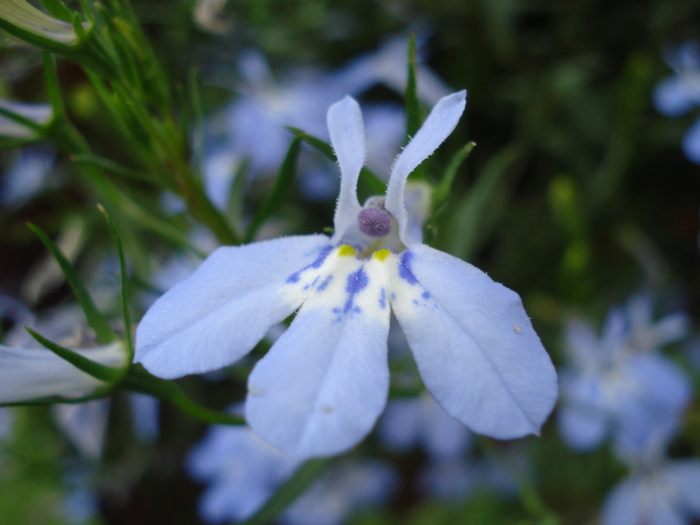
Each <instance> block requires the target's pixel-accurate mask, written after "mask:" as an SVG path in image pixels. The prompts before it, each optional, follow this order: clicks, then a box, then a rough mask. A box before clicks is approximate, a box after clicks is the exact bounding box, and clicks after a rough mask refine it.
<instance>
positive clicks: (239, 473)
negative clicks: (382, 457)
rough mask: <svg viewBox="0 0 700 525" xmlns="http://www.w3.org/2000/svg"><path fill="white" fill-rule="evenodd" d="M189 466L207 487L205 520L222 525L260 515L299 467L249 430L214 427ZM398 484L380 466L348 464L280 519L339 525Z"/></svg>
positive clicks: (321, 481) (190, 458)
mask: <svg viewBox="0 0 700 525" xmlns="http://www.w3.org/2000/svg"><path fill="white" fill-rule="evenodd" d="M237 410H238V407H235V408H234V409H233V411H234V412H235V411H237ZM186 465H187V470H188V472H189V474H190V475H191V476H192V477H193V478H194V479H196V480H197V481H199V482H201V483H203V484H205V485H206V488H205V489H204V491H203V492H202V496H201V498H200V500H199V514H200V516H201V518H202V519H203V520H204V521H206V522H207V523H222V522H229V521H234V522H235V521H242V520H246V519H248V518H250V517H251V516H252V515H253V514H255V513H256V512H257V511H259V510H260V508H261V507H262V506H263V505H264V504H265V502H267V501H268V500H269V498H270V497H271V496H272V495H273V494H274V493H275V492H276V491H277V490H278V489H279V487H280V486H281V485H282V483H284V482H285V481H287V480H288V479H289V478H290V477H291V476H292V474H293V473H294V471H295V470H296V469H297V468H298V467H299V466H300V462H299V461H298V460H295V459H294V458H291V457H289V456H287V455H285V454H283V453H282V452H280V451H279V450H277V449H276V448H274V447H272V446H270V445H269V444H267V443H265V442H264V441H263V440H262V439H260V438H259V437H258V436H256V435H255V434H254V433H253V432H252V431H251V430H250V428H248V427H245V426H236V427H231V426H221V425H215V426H212V427H211V428H210V429H209V431H208V432H207V434H206V435H205V437H204V439H202V441H201V442H200V443H199V444H198V445H197V446H196V447H195V448H193V449H192V450H191V451H190V453H189V455H188V457H187V464H186ZM338 467H339V468H338ZM396 481H397V480H396V476H395V473H394V472H393V471H392V470H391V469H389V468H388V467H386V466H385V465H383V464H382V463H379V462H377V461H372V460H370V461H367V460H362V461H358V462H348V463H345V464H342V465H339V466H337V467H333V468H332V469H330V470H329V471H327V472H326V473H324V475H323V476H321V477H320V478H319V479H318V480H316V481H315V482H314V483H313V484H312V485H311V487H309V488H308V490H306V492H305V493H304V494H302V495H301V497H300V498H299V499H297V500H296V501H295V502H294V503H292V505H290V506H289V508H287V509H286V510H285V511H284V512H283V513H282V514H281V515H280V516H279V517H278V518H277V519H278V521H279V522H280V523H284V524H287V525H295V524H298V523H301V524H304V525H311V524H314V523H319V524H323V525H331V524H333V523H339V522H341V521H342V519H343V518H344V517H345V515H346V514H347V513H348V512H350V511H351V510H352V509H353V508H355V507H358V506H362V505H365V504H371V503H375V502H379V501H381V500H384V499H386V498H387V497H388V496H389V495H390V493H391V491H392V489H393V488H394V487H395V486H396Z"/></svg>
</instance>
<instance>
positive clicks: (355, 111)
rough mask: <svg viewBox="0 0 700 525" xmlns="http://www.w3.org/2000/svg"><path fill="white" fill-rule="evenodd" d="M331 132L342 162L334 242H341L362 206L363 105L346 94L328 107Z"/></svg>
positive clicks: (336, 151)
mask: <svg viewBox="0 0 700 525" xmlns="http://www.w3.org/2000/svg"><path fill="white" fill-rule="evenodd" d="M327 120H328V132H329V133H330V136H331V144H332V145H333V150H334V151H335V155H336V157H337V158H338V164H339V165H340V195H338V205H337V207H336V209H335V218H334V220H333V225H334V227H335V233H334V235H333V242H334V243H335V242H338V241H339V240H340V238H341V237H342V236H343V234H344V233H345V230H346V229H347V228H348V226H350V225H351V224H354V223H355V222H356V221H357V216H358V214H359V213H360V210H361V209H362V208H361V206H360V203H359V202H358V201H357V179H358V177H359V176H360V170H361V169H362V165H363V164H364V162H365V130H364V124H363V123H362V112H361V111H360V106H359V105H358V103H357V102H355V100H354V99H353V98H352V97H349V96H346V97H345V98H344V99H343V100H341V101H340V102H336V103H335V104H333V105H332V106H331V107H330V108H329V110H328V119H327Z"/></svg>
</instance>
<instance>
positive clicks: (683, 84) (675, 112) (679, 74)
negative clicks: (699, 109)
mask: <svg viewBox="0 0 700 525" xmlns="http://www.w3.org/2000/svg"><path fill="white" fill-rule="evenodd" d="M668 64H669V66H671V68H672V69H673V70H674V72H675V75H674V76H672V77H669V78H667V79H665V80H663V81H661V82H660V83H659V85H658V86H656V89H655V90H654V93H653V103H654V107H655V108H656V109H657V110H658V111H659V113H662V114H663V115H666V116H668V117H678V116H681V115H683V114H685V113H688V112H689V111H690V110H691V109H692V108H694V107H696V106H699V105H700V46H698V44H697V43H695V42H689V43H686V44H684V45H682V46H680V47H679V48H678V49H677V50H676V52H675V53H674V54H673V55H672V56H670V57H669V59H668ZM682 146H683V151H684V153H685V156H686V157H688V160H690V161H692V162H695V163H696V164H697V163H700V120H698V121H697V122H695V124H693V125H692V126H691V127H690V128H689V129H688V131H687V132H686V134H685V136H684V137H683V144H682Z"/></svg>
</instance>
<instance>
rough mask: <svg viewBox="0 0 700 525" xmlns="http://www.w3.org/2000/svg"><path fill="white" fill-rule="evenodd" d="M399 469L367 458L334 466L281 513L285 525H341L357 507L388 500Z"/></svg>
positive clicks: (395, 484)
mask: <svg viewBox="0 0 700 525" xmlns="http://www.w3.org/2000/svg"><path fill="white" fill-rule="evenodd" d="M398 481H399V480H398V476H397V473H396V472H395V471H394V470H393V469H391V468H390V467H389V466H388V465H386V464H384V463H382V462H379V461H372V460H363V461H357V462H352V463H345V464H342V465H339V466H338V467H337V468H333V469H330V470H329V471H327V472H326V473H324V475H323V476H321V478H320V479H319V480H318V481H316V482H315V483H314V484H313V485H312V486H311V487H310V488H309V490H308V491H306V493H304V494H303V495H302V496H301V497H300V498H299V499H298V500H296V501H295V502H294V503H293V504H292V505H291V506H290V507H289V508H288V509H287V510H286V511H285V512H284V513H283V514H282V516H280V522H281V523H282V524H283V525H339V524H340V523H343V522H344V520H345V518H346V517H347V516H348V515H349V514H350V513H351V512H353V511H354V510H357V509H361V508H365V507H371V506H377V505H380V504H381V503H384V502H385V501H386V500H387V499H388V498H389V497H390V496H391V495H392V494H393V492H394V491H395V490H396V488H397V485H398Z"/></svg>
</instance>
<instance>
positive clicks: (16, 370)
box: [0, 305, 127, 403]
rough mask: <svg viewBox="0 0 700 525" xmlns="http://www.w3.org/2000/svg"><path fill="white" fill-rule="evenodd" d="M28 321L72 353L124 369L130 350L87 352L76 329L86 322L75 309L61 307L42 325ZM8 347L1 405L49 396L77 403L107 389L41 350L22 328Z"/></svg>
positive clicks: (1, 362)
mask: <svg viewBox="0 0 700 525" xmlns="http://www.w3.org/2000/svg"><path fill="white" fill-rule="evenodd" d="M25 315H26V314H25ZM27 321H28V322H27V324H30V326H32V327H33V328H34V329H35V330H36V331H37V332H38V333H40V334H41V335H43V336H45V337H47V338H48V339H50V340H54V341H58V343H59V344H61V345H63V346H66V347H72V350H73V352H75V353H77V354H80V355H82V356H83V357H85V358H87V359H90V360H91V361H94V362H95V363H98V364H101V365H104V366H110V367H113V368H122V367H124V366H125V365H126V359H127V351H126V348H125V347H124V343H122V342H121V341H115V342H113V343H110V344H107V345H103V346H95V347H86V346H88V345H86V344H85V341H84V339H85V338H84V337H83V336H84V333H85V330H84V329H81V328H78V329H76V325H80V323H81V322H84V320H83V314H82V312H81V311H80V309H79V308H78V307H77V305H69V306H67V307H66V306H63V307H60V308H57V309H56V310H55V311H54V312H52V314H51V315H50V316H48V317H47V318H44V319H41V320H38V321H33V320H32V319H28V320H27ZM21 322H22V324H24V321H21ZM5 342H6V343H9V345H10V346H8V345H0V403H19V402H22V401H28V400H31V399H39V398H42V397H49V396H57V397H64V398H76V397H81V396H84V395H88V394H90V393H92V392H93V391H94V390H95V389H97V388H100V387H103V386H106V384H105V383H104V382H103V381H100V380H99V379H96V378H94V377H92V376H91V375H89V374H87V373H85V372H83V371H81V370H80V369H78V368H76V367H75V366H73V365H72V364H70V363H69V362H68V361H65V360H63V359H62V358H60V357H59V356H57V355H56V354H54V353H53V352H52V351H50V350H47V349H46V348H44V347H43V346H41V345H40V344H39V343H38V342H37V341H35V340H34V339H33V338H32V337H31V336H30V335H29V333H27V332H26V331H25V330H24V327H23V326H22V325H20V326H16V327H15V328H14V329H13V330H11V331H10V332H9V333H8V334H7V336H6V338H5ZM75 347H78V348H77V349H76V348H75ZM81 347H82V348H81Z"/></svg>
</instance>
